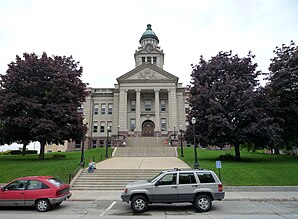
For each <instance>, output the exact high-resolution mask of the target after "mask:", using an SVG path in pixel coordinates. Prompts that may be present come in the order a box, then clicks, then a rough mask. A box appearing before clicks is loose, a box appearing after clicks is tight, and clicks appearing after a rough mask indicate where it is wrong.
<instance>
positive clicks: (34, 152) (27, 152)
mask: <svg viewBox="0 0 298 219" xmlns="http://www.w3.org/2000/svg"><path fill="white" fill-rule="evenodd" d="M25 153H26V154H37V151H36V150H27V151H26V152H25Z"/></svg>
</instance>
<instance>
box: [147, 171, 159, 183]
mask: <svg viewBox="0 0 298 219" xmlns="http://www.w3.org/2000/svg"><path fill="white" fill-rule="evenodd" d="M161 174H163V172H160V173H159V174H158V175H156V176H155V177H153V178H150V179H148V180H147V182H153V181H154V180H155V179H156V178H157V177H159V176H160V175H161Z"/></svg>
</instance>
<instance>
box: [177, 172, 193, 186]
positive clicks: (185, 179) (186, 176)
mask: <svg viewBox="0 0 298 219" xmlns="http://www.w3.org/2000/svg"><path fill="white" fill-rule="evenodd" d="M195 183H197V181H196V178H195V175H194V174H193V173H179V184H195Z"/></svg>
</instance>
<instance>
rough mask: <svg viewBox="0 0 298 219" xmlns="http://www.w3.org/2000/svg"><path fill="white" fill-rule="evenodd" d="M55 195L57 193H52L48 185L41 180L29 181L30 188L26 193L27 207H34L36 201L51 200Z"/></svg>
mask: <svg viewBox="0 0 298 219" xmlns="http://www.w3.org/2000/svg"><path fill="white" fill-rule="evenodd" d="M54 195H55V191H53V192H51V189H50V187H49V186H48V185H46V184H44V183H43V182H41V181H39V180H29V181H28V187H27V190H26V191H25V205H26V206H32V205H34V203H35V200H36V199H39V198H50V197H52V196H54Z"/></svg>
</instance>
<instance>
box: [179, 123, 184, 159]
mask: <svg viewBox="0 0 298 219" xmlns="http://www.w3.org/2000/svg"><path fill="white" fill-rule="evenodd" d="M181 127H182V125H180V130H179V131H180V147H181V155H180V156H181V157H184V154H183V136H182V133H183V130H182V128H181Z"/></svg>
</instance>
